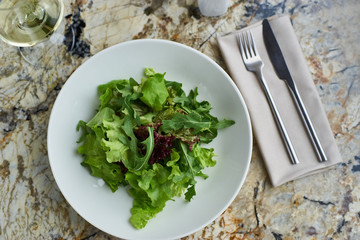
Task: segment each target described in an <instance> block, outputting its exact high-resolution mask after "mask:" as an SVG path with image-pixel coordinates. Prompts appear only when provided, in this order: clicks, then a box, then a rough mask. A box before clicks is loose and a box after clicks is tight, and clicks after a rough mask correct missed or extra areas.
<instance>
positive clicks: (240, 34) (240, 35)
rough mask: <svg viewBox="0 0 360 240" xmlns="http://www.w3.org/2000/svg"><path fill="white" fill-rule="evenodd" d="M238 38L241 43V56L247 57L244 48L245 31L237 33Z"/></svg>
mask: <svg viewBox="0 0 360 240" xmlns="http://www.w3.org/2000/svg"><path fill="white" fill-rule="evenodd" d="M237 40H238V43H239V48H240V53H241V56H242V58H243V59H246V58H247V56H246V53H245V49H244V40H243V33H242V32H241V33H239V34H238V35H237Z"/></svg>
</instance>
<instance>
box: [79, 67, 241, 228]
mask: <svg viewBox="0 0 360 240" xmlns="http://www.w3.org/2000/svg"><path fill="white" fill-rule="evenodd" d="M144 73H145V77H143V78H142V79H141V83H138V82H136V81H135V80H134V79H133V78H130V79H126V80H113V81H110V82H109V83H106V84H103V85H100V86H98V93H99V95H100V96H99V100H100V105H99V109H98V110H97V113H96V114H95V116H94V117H93V118H92V119H91V120H90V121H88V122H85V121H82V120H80V121H79V123H78V126H77V131H79V130H82V134H81V137H80V139H79V141H78V143H81V145H80V146H79V147H78V153H79V154H81V155H82V156H83V157H84V159H83V162H82V163H81V164H82V165H83V166H84V167H87V168H88V169H89V170H90V173H91V174H92V175H93V176H95V177H99V178H102V179H103V180H104V181H105V183H106V184H107V185H108V186H109V187H110V189H111V190H112V191H113V192H115V191H116V190H117V189H118V188H119V187H120V186H122V185H123V186H127V187H128V191H129V194H130V195H131V196H132V197H133V198H134V202H133V207H132V209H131V214H132V216H131V218H130V222H131V223H132V225H133V226H134V227H135V228H138V229H141V228H143V227H145V225H146V224H147V222H148V221H149V220H150V219H151V218H154V217H155V216H156V214H157V213H159V212H160V211H162V209H163V208H164V207H165V204H166V202H167V201H168V200H173V199H174V197H180V196H182V195H184V197H185V199H186V200H187V201H190V200H191V199H192V198H193V197H194V196H195V195H196V190H195V184H196V178H197V177H202V178H205V179H206V178H207V177H208V176H207V175H206V174H204V173H203V172H202V170H203V169H204V168H206V167H212V166H214V165H215V164H216V161H215V160H214V159H213V157H214V156H215V154H214V149H212V148H205V147H203V146H201V143H209V142H211V141H212V140H213V139H214V138H215V137H216V136H217V132H218V130H219V129H221V128H226V127H229V126H231V125H232V124H234V121H232V120H227V119H223V120H218V118H216V117H214V116H212V115H211V114H210V110H211V105H210V103H209V102H207V101H200V102H199V101H198V100H197V99H196V98H197V96H198V90H197V88H195V89H194V90H191V91H190V93H189V94H188V95H186V94H185V92H184V91H183V90H182V84H181V83H178V82H174V81H173V82H172V81H167V80H165V78H164V76H165V73H164V74H161V73H156V72H155V71H154V70H153V69H151V68H146V69H145V71H144Z"/></svg>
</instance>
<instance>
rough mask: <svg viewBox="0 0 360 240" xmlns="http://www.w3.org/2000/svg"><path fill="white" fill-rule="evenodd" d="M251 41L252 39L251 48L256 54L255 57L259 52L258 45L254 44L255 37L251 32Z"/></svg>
mask: <svg viewBox="0 0 360 240" xmlns="http://www.w3.org/2000/svg"><path fill="white" fill-rule="evenodd" d="M249 33H250V39H251V48H252V50H253V53H254V56H256V55H257V50H256V45H255V42H254V36H253V35H252V32H250V31H249Z"/></svg>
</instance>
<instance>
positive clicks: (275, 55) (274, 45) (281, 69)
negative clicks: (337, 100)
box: [262, 19, 327, 162]
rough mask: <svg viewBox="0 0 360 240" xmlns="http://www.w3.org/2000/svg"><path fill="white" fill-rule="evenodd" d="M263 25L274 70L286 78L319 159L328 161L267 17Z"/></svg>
mask: <svg viewBox="0 0 360 240" xmlns="http://www.w3.org/2000/svg"><path fill="white" fill-rule="evenodd" d="M262 27H263V38H264V43H265V48H266V51H267V52H268V56H269V58H270V61H271V63H272V65H273V67H274V70H275V72H276V74H277V76H278V77H279V78H280V79H281V80H284V81H285V82H286V84H287V86H288V88H289V89H290V92H291V95H292V97H293V99H294V101H295V103H296V106H297V109H298V111H299V113H300V115H301V118H302V120H303V122H304V125H305V126H306V130H307V132H308V135H309V137H310V139H311V143H312V145H313V146H314V149H315V151H316V154H317V156H318V158H319V161H320V162H324V161H327V157H326V154H325V152H324V149H323V147H322V145H321V143H320V140H319V138H318V136H317V134H316V131H315V129H314V126H313V124H312V122H311V120H310V117H309V114H308V113H307V110H306V108H305V105H304V103H303V101H302V99H301V96H300V94H299V91H298V90H297V87H296V84H295V82H294V80H293V78H292V77H291V73H290V71H289V69H288V67H287V65H286V61H285V58H284V56H283V54H282V51H281V49H280V46H279V44H278V42H277V40H276V37H275V34H274V32H273V30H272V29H271V26H270V23H269V21H268V20H267V19H264V20H263V22H262Z"/></svg>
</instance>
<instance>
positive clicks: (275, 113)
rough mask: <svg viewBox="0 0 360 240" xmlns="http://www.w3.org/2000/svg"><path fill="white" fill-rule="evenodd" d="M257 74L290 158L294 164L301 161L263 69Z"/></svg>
mask: <svg viewBox="0 0 360 240" xmlns="http://www.w3.org/2000/svg"><path fill="white" fill-rule="evenodd" d="M256 74H257V76H258V78H259V80H260V83H261V86H262V88H263V90H264V92H265V95H266V98H267V100H268V103H269V105H270V108H271V111H272V113H273V116H274V118H275V120H276V124H277V127H278V129H279V131H280V134H281V137H282V139H283V141H284V143H285V147H286V150H287V152H288V154H289V156H290V160H291V163H292V164H298V163H299V160H298V157H297V155H296V152H295V149H294V146H293V144H292V142H291V140H290V138H289V135H288V133H287V131H286V128H285V126H284V123H283V121H282V119H281V117H280V114H279V111H278V110H277V107H276V105H275V102H274V100H273V98H272V96H271V93H270V90H269V88H268V86H267V84H266V81H265V78H264V76H263V74H262V71H261V69H260V70H259V71H256Z"/></svg>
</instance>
